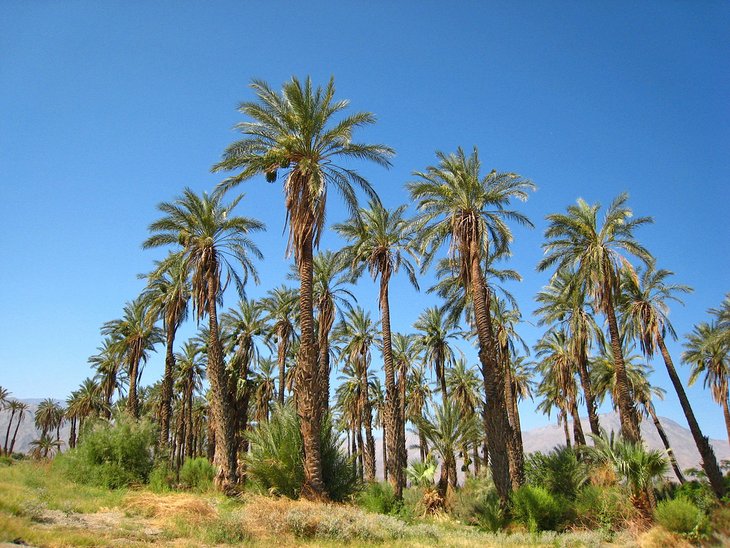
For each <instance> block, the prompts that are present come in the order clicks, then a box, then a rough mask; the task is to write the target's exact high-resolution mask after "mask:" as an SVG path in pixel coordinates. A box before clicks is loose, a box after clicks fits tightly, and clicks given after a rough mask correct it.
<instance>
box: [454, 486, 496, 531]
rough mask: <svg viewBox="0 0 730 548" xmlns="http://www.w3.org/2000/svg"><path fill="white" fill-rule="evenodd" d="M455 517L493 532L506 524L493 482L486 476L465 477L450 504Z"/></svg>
mask: <svg viewBox="0 0 730 548" xmlns="http://www.w3.org/2000/svg"><path fill="white" fill-rule="evenodd" d="M451 513H452V514H453V515H454V517H456V518H457V519H459V520H461V521H463V522H465V523H468V524H470V525H476V526H477V527H479V528H480V529H481V530H483V531H488V532H490V533H495V532H497V531H499V530H500V529H502V528H503V527H504V526H505V525H506V519H505V516H504V512H503V510H502V507H501V505H500V500H499V495H497V490H496V489H495V487H494V482H492V480H491V479H489V478H487V477H479V478H467V479H466V481H465V482H464V486H463V487H462V488H461V489H459V490H458V491H457V492H456V494H455V496H454V500H453V502H452V505H451Z"/></svg>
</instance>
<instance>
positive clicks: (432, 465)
mask: <svg viewBox="0 0 730 548" xmlns="http://www.w3.org/2000/svg"><path fill="white" fill-rule="evenodd" d="M436 467H437V465H436V461H434V460H433V459H432V458H428V459H426V460H425V461H413V462H411V464H410V465H409V466H408V468H406V477H407V478H408V479H409V480H410V482H411V485H414V486H417V487H431V486H432V485H433V477H434V474H436Z"/></svg>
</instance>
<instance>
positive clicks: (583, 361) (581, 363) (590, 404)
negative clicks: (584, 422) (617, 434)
mask: <svg viewBox="0 0 730 548" xmlns="http://www.w3.org/2000/svg"><path fill="white" fill-rule="evenodd" d="M578 376H579V377H580V385H581V388H582V389H583V397H584V398H585V401H586V408H587V409H588V423H589V424H590V427H591V434H593V435H594V436H600V435H601V426H600V424H599V423H598V413H597V411H596V409H597V406H596V398H595V396H594V395H593V387H592V386H591V375H590V373H589V372H588V359H587V357H586V353H585V350H583V351H582V352H581V357H580V358H579V359H578Z"/></svg>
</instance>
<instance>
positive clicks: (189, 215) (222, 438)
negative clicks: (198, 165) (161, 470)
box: [144, 188, 264, 492]
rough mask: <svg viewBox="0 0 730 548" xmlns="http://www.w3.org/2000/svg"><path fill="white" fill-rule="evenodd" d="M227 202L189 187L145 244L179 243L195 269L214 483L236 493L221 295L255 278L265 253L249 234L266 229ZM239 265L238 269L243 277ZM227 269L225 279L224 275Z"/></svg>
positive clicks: (167, 206) (163, 207)
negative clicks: (203, 326)
mask: <svg viewBox="0 0 730 548" xmlns="http://www.w3.org/2000/svg"><path fill="white" fill-rule="evenodd" d="M241 198H242V196H239V197H238V198H235V199H234V200H232V201H231V202H230V203H229V204H228V205H225V204H224V203H223V197H222V195H221V193H220V192H214V193H213V194H212V195H208V194H205V193H204V194H203V195H202V196H199V195H197V194H195V193H194V192H193V191H192V190H191V189H189V188H186V189H185V190H184V191H183V195H182V196H181V197H179V198H177V199H176V200H175V201H174V202H163V203H161V204H160V205H159V206H158V209H159V210H160V211H162V213H163V214H164V215H163V217H162V218H161V219H159V220H157V221H155V222H154V223H152V224H151V225H150V227H149V230H150V232H152V234H153V235H152V236H151V237H150V238H149V239H148V240H147V241H146V242H145V243H144V247H145V248H151V247H160V246H180V247H181V250H180V253H181V254H182V256H183V263H184V265H185V268H186V270H188V271H189V272H190V273H191V278H192V287H191V291H192V299H193V312H194V313H195V316H196V318H197V320H198V321H200V320H201V319H202V318H203V317H204V316H205V315H206V314H207V316H208V323H209V326H208V335H209V339H208V342H207V352H208V370H207V373H208V379H209V381H210V387H211V396H212V397H211V414H212V417H213V421H214V423H215V428H216V433H215V442H216V460H217V464H218V465H219V466H220V470H219V473H218V475H217V476H216V485H217V486H218V487H219V488H221V489H222V490H223V491H225V492H232V491H233V489H234V487H235V485H236V482H237V470H236V468H237V458H236V449H237V448H236V447H235V443H234V442H235V431H234V416H233V411H234V409H233V402H232V401H231V397H230V394H229V392H228V390H227V382H226V374H225V369H224V363H223V348H222V346H221V341H220V333H219V327H218V299H219V298H220V296H221V295H222V293H223V291H224V290H225V288H226V286H227V285H228V282H229V281H230V280H233V281H234V282H235V284H236V286H237V287H238V289H239V292H240V293H242V292H243V284H244V282H245V280H246V279H247V277H248V276H249V275H251V276H253V278H254V280H255V281H257V276H256V270H255V268H254V266H253V263H252V261H251V256H253V257H256V258H261V257H262V255H261V252H260V251H259V249H258V248H257V247H256V245H255V244H254V243H253V242H252V241H251V239H250V238H249V235H250V234H251V233H252V232H257V231H259V230H263V229H264V225H263V224H262V223H260V222H259V221H257V220H255V219H251V218H248V217H239V216H235V215H233V214H232V210H233V209H234V208H235V207H236V205H238V203H239V202H240V201H241ZM234 262H235V267H237V268H240V269H241V270H242V273H243V278H241V275H239V274H238V272H237V271H236V268H234V264H233V263H234ZM223 271H225V274H226V276H225V279H224V278H223V276H222V274H223Z"/></svg>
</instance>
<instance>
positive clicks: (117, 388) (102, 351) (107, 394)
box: [88, 335, 124, 419]
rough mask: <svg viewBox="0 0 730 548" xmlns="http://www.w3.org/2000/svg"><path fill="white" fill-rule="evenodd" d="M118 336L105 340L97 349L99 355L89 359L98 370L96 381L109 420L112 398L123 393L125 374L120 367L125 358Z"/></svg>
mask: <svg viewBox="0 0 730 548" xmlns="http://www.w3.org/2000/svg"><path fill="white" fill-rule="evenodd" d="M117 342H118V337H117V336H116V335H114V336H113V337H112V336H109V337H106V338H104V340H103V341H102V343H101V346H99V347H97V350H98V353H97V354H94V355H93V356H91V357H89V359H88V362H89V363H90V364H91V365H92V367H93V368H94V369H96V375H95V376H94V379H95V380H96V381H97V382H98V383H99V389H100V390H101V393H102V395H103V399H104V413H105V416H106V418H107V419H109V418H111V409H112V398H113V397H114V392H119V394H120V395H121V393H122V386H123V382H122V381H123V380H124V379H123V377H124V375H123V374H120V371H119V369H120V366H121V363H122V360H123V356H122V355H121V354H120V350H121V348H120V345H119V344H117Z"/></svg>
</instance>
